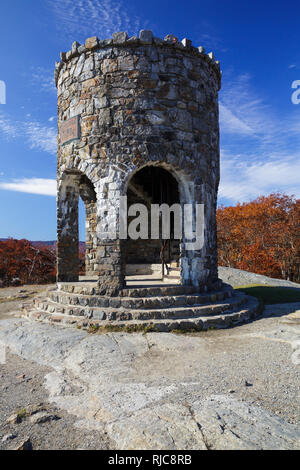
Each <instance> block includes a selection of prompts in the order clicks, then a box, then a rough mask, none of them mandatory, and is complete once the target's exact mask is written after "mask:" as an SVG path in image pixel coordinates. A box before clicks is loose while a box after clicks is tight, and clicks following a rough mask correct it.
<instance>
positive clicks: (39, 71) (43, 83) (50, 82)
mask: <svg viewBox="0 0 300 470" xmlns="http://www.w3.org/2000/svg"><path fill="white" fill-rule="evenodd" d="M31 71H32V73H31V77H30V81H31V83H32V84H33V85H34V87H35V89H36V90H38V91H46V92H50V93H56V87H55V82H54V78H53V70H49V69H45V68H44V67H31Z"/></svg>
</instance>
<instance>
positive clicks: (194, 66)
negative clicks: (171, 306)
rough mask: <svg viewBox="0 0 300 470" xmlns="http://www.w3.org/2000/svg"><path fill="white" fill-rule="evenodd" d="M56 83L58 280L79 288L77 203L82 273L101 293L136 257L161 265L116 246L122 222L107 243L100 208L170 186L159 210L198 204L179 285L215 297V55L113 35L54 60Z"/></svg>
mask: <svg viewBox="0 0 300 470" xmlns="http://www.w3.org/2000/svg"><path fill="white" fill-rule="evenodd" d="M55 81H56V85H57V91H58V167H57V184H58V190H57V220H58V237H57V239H58V243H57V253H58V264H57V279H58V281H59V282H75V281H77V280H78V199H79V197H81V198H82V200H83V202H84V204H85V207H86V221H87V229H86V268H87V272H88V273H89V274H94V275H96V276H98V279H99V282H98V284H99V288H100V292H101V293H102V294H104V295H117V294H118V292H120V291H121V290H122V289H123V288H124V286H125V281H124V276H125V270H126V264H127V263H130V262H132V261H133V262H134V255H136V258H137V259H139V260H140V261H141V260H142V261H144V262H146V263H147V261H149V262H154V261H155V259H157V262H158V263H159V262H160V260H159V249H158V247H157V244H156V246H155V242H153V241H152V245H151V242H150V241H149V242H146V241H144V240H136V242H135V243H134V244H133V243H132V241H130V240H123V239H120V237H119V236H118V234H119V225H120V220H119V219H117V223H116V236H114V237H110V236H109V234H110V232H111V231H112V227H111V224H112V222H113V221H112V220H111V217H110V216H109V214H108V212H107V211H105V210H103V208H104V207H107V204H108V205H111V206H114V207H115V208H116V209H118V206H119V203H120V197H121V196H126V195H127V196H128V198H129V199H130V197H131V200H134V198H135V202H138V201H141V200H143V199H144V200H146V199H147V197H146V195H148V196H149V198H150V196H151V195H149V193H151V194H152V197H154V196H153V194H154V192H155V191H156V192H157V191H158V189H157V188H158V187H159V186H160V187H161V188H162V189H161V192H162V191H163V190H164V191H165V192H166V191H167V190H166V188H171V189H168V191H167V192H168V193H170V194H171V196H170V195H169V196H168V197H169V199H168V198H167V196H162V199H161V198H160V201H159V202H160V203H163V202H170V197H171V202H179V203H180V204H181V205H183V204H186V203H191V204H194V205H196V204H203V207H204V244H203V247H202V248H201V249H199V250H192V251H191V250H189V251H188V250H186V242H187V240H186V239H185V238H184V237H183V238H182V240H181V241H180V247H177V250H178V253H177V255H178V256H177V258H178V263H179V266H180V277H181V284H183V285H187V286H188V285H190V286H193V287H194V288H196V289H198V290H200V291H201V290H205V291H207V290H213V289H216V288H217V287H218V285H219V283H218V271H217V241H216V202H217V191H218V184H219V159H220V156H219V114H218V91H219V89H220V82H221V74H220V67H219V63H218V62H216V61H215V60H214V57H213V54H212V53H210V54H206V53H205V51H204V49H203V48H202V47H198V48H196V47H193V46H192V45H191V41H189V40H187V39H184V40H183V41H182V42H179V41H178V40H177V38H175V37H174V36H172V35H168V36H166V38H165V39H164V40H162V39H159V38H156V37H153V34H152V32H151V31H145V30H142V31H141V32H140V34H139V37H136V36H133V37H130V38H128V36H127V33H125V32H119V33H115V34H114V35H113V38H112V39H105V40H99V39H98V38H97V37H92V38H89V39H87V40H86V42H85V44H84V45H80V44H78V43H77V42H74V43H73V45H72V50H71V51H69V52H67V53H61V61H60V62H58V63H57V64H56V70H55ZM143 178H144V179H143ZM143 181H144V182H145V185H144V189H143V188H142V187H143ZM150 186H151V187H152V189H153V186H155V188H156V189H155V190H152V189H151V188H150ZM145 187H146V190H145ZM151 191H152V192H151ZM153 191H154V192H153ZM129 192H130V194H129ZM164 197H165V199H164ZM149 198H148V199H149ZM150 199H151V198H150ZM150 199H149V200H150ZM114 223H115V222H114ZM104 232H105V233H106V238H105V237H103V234H104ZM107 234H108V235H107ZM145 247H146V248H145ZM174 249H175V248H174ZM175 251H176V250H175ZM147 257H148V258H147Z"/></svg>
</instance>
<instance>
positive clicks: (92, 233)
mask: <svg viewBox="0 0 300 470" xmlns="http://www.w3.org/2000/svg"><path fill="white" fill-rule="evenodd" d="M85 212H86V235H85V246H86V255H85V272H86V275H89V276H93V275H96V274H97V270H96V263H97V204H96V203H95V202H90V203H85Z"/></svg>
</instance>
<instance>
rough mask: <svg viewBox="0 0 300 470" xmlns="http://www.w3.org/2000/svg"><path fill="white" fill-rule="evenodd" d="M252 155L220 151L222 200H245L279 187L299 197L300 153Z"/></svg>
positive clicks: (227, 201) (220, 191)
mask: <svg viewBox="0 0 300 470" xmlns="http://www.w3.org/2000/svg"><path fill="white" fill-rule="evenodd" d="M255 157H256V156H255V155H248V158H246V156H245V155H231V154H226V152H224V151H223V152H222V157H221V183H220V189H219V198H221V199H222V201H221V202H226V203H237V202H244V201H249V200H251V199H255V198H257V197H258V196H261V195H268V194H270V193H272V192H278V191H279V192H284V193H288V194H294V195H295V196H296V197H298V198H300V185H299V174H300V153H298V154H294V155H291V154H274V155H269V156H268V157H267V156H266V155H264V156H262V158H261V160H260V161H257V157H256V158H255ZM224 200H225V201H224Z"/></svg>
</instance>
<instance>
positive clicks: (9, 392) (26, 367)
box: [0, 353, 111, 450]
mask: <svg viewBox="0 0 300 470" xmlns="http://www.w3.org/2000/svg"><path fill="white" fill-rule="evenodd" d="M51 370H52V369H50V368H47V367H43V366H40V365H38V364H36V363H35V362H31V361H28V360H24V359H22V358H20V357H19V356H16V355H14V354H10V353H8V354H7V357H6V364H4V365H3V364H2V365H0V395H1V401H0V450H5V449H6V450H13V449H18V448H19V447H20V446H22V444H23V443H24V442H26V441H28V439H29V440H30V447H32V449H33V450H42V449H57V450H66V449H108V448H111V446H110V444H109V439H108V437H107V436H106V435H104V434H103V433H100V432H99V431H89V430H85V429H76V427H74V423H75V422H76V417H75V416H72V415H71V414H69V413H67V412H65V411H63V410H61V409H58V408H57V407H55V406H53V404H50V403H49V402H48V396H49V394H48V392H47V390H46V389H45V387H44V381H45V375H46V374H47V373H48V372H50V371H51ZM36 407H41V408H43V409H45V410H46V413H45V415H46V416H47V418H46V419H47V421H46V422H44V423H31V417H30V416H29V417H26V418H25V419H23V420H22V422H20V423H13V424H10V423H8V422H7V420H8V419H9V418H10V417H11V416H12V415H13V414H14V413H18V412H20V411H21V410H24V409H25V408H26V409H27V410H30V408H36ZM34 416H35V415H34V414H33V415H32V417H34ZM3 438H4V441H5V442H3V441H2V440H3Z"/></svg>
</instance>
